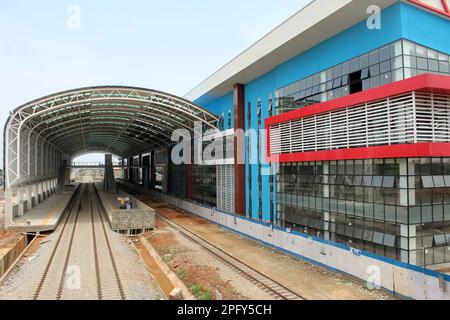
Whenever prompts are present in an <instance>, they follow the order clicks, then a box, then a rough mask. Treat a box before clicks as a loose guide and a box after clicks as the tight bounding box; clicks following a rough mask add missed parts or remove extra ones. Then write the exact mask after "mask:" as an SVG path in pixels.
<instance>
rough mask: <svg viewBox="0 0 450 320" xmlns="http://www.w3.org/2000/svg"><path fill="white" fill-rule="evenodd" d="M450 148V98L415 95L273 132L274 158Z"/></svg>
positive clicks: (291, 123)
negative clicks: (415, 146)
mask: <svg viewBox="0 0 450 320" xmlns="http://www.w3.org/2000/svg"><path fill="white" fill-rule="evenodd" d="M418 142H450V96H449V95H440V94H432V93H422V92H411V93H408V94H405V95H401V96H396V97H390V98H386V99H384V100H381V101H377V102H372V103H366V104H363V105H359V106H354V107H348V108H345V109H339V110H336V111H331V112H327V113H323V114H318V115H314V116H310V117H305V118H301V119H297V120H292V121H288V122H284V123H279V124H274V125H271V126H270V153H271V155H280V154H289V153H299V152H312V151H323V150H338V149H349V148H361V147H372V146H383V145H393V144H406V143H418Z"/></svg>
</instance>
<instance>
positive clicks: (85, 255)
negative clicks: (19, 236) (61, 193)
mask: <svg viewBox="0 0 450 320" xmlns="http://www.w3.org/2000/svg"><path fill="white" fill-rule="evenodd" d="M98 201H100V199H98V195H97V193H96V190H95V186H94V185H85V184H83V185H80V187H79V188H78V189H77V191H76V192H75V194H74V196H73V198H72V199H71V202H70V204H69V206H68V210H67V211H66V213H65V217H64V218H63V219H64V220H63V223H62V224H61V225H60V226H58V229H57V231H56V232H57V238H56V242H55V245H54V247H53V249H52V252H51V254H50V258H49V260H48V262H47V264H46V266H45V269H44V271H43V273H42V276H41V278H40V280H39V282H38V285H37V287H36V290H35V292H34V295H33V299H34V300H55V299H56V300H72V299H98V300H103V299H107V300H125V299H126V294H125V290H124V287H123V285H122V281H121V278H120V274H119V271H118V268H117V263H116V259H115V256H114V252H113V250H112V246H111V242H110V238H109V233H108V229H107V228H106V223H105V218H104V212H103V210H102V208H101V207H100V206H99V204H98ZM89 237H92V238H91V240H92V241H91V242H92V243H91V242H90V241H89ZM74 240H76V241H74ZM80 242H83V243H80ZM75 243H76V244H77V245H76V246H74V244H75ZM91 262H93V263H91ZM70 266H78V267H79V270H80V274H79V275H80V279H79V282H80V287H76V288H71V289H72V290H70V289H69V286H68V284H69V282H68V281H69V267H70Z"/></svg>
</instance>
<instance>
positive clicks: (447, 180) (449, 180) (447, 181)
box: [444, 176, 450, 188]
mask: <svg viewBox="0 0 450 320" xmlns="http://www.w3.org/2000/svg"><path fill="white" fill-rule="evenodd" d="M444 181H445V186H446V187H447V188H450V176H444Z"/></svg>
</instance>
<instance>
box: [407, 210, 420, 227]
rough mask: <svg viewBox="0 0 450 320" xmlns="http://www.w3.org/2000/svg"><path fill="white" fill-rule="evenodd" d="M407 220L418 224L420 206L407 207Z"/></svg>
mask: <svg viewBox="0 0 450 320" xmlns="http://www.w3.org/2000/svg"><path fill="white" fill-rule="evenodd" d="M409 222H410V223H411V224H419V223H421V222H422V217H421V214H420V207H411V208H410V209H409Z"/></svg>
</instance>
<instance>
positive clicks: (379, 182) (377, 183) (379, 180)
mask: <svg viewBox="0 0 450 320" xmlns="http://www.w3.org/2000/svg"><path fill="white" fill-rule="evenodd" d="M382 186H383V177H380V176H375V177H373V180H372V187H382Z"/></svg>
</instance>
